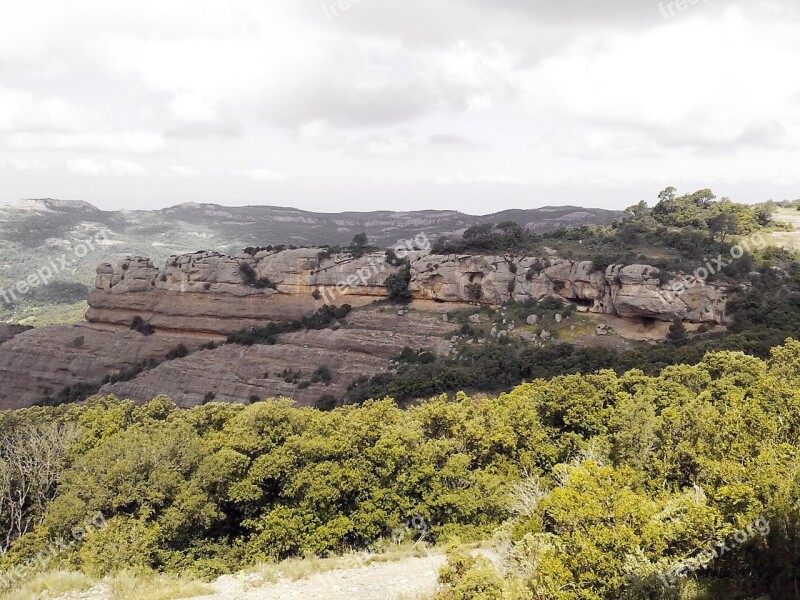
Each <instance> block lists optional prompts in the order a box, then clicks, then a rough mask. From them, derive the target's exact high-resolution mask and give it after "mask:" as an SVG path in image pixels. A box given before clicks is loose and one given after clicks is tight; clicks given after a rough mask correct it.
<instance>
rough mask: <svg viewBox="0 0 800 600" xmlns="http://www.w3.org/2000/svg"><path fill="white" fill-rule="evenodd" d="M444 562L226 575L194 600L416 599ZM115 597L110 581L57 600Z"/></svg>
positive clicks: (433, 558)
mask: <svg viewBox="0 0 800 600" xmlns="http://www.w3.org/2000/svg"><path fill="white" fill-rule="evenodd" d="M444 563H445V557H444V556H443V555H441V554H430V555H428V556H425V557H421V558H416V557H412V558H405V559H402V560H398V561H395V562H376V563H372V564H370V565H367V566H355V567H351V568H342V569H337V570H333V571H327V572H325V573H318V574H315V575H311V576H310V577H307V578H305V579H298V580H296V581H289V580H283V581H278V582H277V583H273V584H267V585H265V586H263V587H258V588H256V589H252V588H253V581H252V579H248V577H246V576H242V575H225V576H223V577H220V578H219V579H217V581H215V582H214V583H212V584H211V585H210V587H211V588H212V589H213V590H214V592H215V593H214V594H211V595H206V596H194V597H192V600H294V599H296V600H400V599H402V600H417V599H422V598H427V597H428V596H430V595H431V594H433V593H434V592H435V591H436V589H437V579H438V575H439V567H441V566H442V565H443V564H444ZM111 597H112V596H111V590H110V589H109V586H108V585H107V584H104V583H103V584H98V585H96V586H94V587H92V588H91V589H89V590H86V591H84V592H73V593H70V594H65V595H63V596H60V597H59V598H58V599H57V600H110V599H111ZM130 600H137V599H134V598H131V599H130Z"/></svg>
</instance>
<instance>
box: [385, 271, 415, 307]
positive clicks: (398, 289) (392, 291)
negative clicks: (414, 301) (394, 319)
mask: <svg viewBox="0 0 800 600" xmlns="http://www.w3.org/2000/svg"><path fill="white" fill-rule="evenodd" d="M410 283H411V267H410V266H409V265H408V264H406V265H404V266H403V267H401V268H400V271H398V272H397V273H392V274H391V275H389V276H388V277H387V278H386V281H385V282H384V285H385V286H386V291H387V292H388V294H389V301H390V302H398V303H407V302H409V301H410V300H411V290H409V289H408V286H409V284H410Z"/></svg>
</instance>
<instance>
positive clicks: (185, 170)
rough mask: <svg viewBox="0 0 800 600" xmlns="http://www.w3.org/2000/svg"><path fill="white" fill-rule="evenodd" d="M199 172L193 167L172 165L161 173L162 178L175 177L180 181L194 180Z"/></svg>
mask: <svg viewBox="0 0 800 600" xmlns="http://www.w3.org/2000/svg"><path fill="white" fill-rule="evenodd" d="M200 174H201V173H200V170H199V169H195V168H194V167H187V166H185V165H172V166H171V167H169V168H167V169H164V170H163V171H161V175H162V176H164V177H177V178H180V179H194V178H195V177H199V176H200Z"/></svg>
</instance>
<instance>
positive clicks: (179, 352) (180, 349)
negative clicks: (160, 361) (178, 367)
mask: <svg viewBox="0 0 800 600" xmlns="http://www.w3.org/2000/svg"><path fill="white" fill-rule="evenodd" d="M184 356H189V349H188V348H187V347H186V346H185V345H184V344H178V345H177V346H175V347H174V348H172V349H171V350H169V351H168V352H167V354H166V355H165V358H166V359H167V360H175V359H176V358H183V357H184Z"/></svg>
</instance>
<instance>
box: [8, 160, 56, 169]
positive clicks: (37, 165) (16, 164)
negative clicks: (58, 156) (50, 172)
mask: <svg viewBox="0 0 800 600" xmlns="http://www.w3.org/2000/svg"><path fill="white" fill-rule="evenodd" d="M0 167H4V168H7V169H14V170H15V171H46V170H47V165H46V164H45V163H43V162H42V161H40V160H36V159H33V160H24V159H19V158H10V159H8V160H0Z"/></svg>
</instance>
